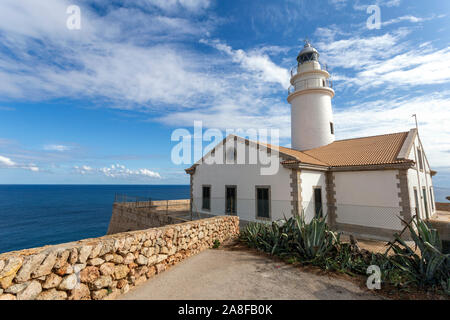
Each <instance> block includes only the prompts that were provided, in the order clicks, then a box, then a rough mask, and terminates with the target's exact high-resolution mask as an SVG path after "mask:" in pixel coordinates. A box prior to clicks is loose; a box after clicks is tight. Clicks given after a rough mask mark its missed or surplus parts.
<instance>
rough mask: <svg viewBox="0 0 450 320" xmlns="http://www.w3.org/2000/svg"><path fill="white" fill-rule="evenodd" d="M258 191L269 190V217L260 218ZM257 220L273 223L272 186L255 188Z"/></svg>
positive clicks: (257, 186)
mask: <svg viewBox="0 0 450 320" xmlns="http://www.w3.org/2000/svg"><path fill="white" fill-rule="evenodd" d="M258 189H268V197H269V199H268V202H269V217H260V216H259V215H258ZM255 219H256V220H262V221H272V188H271V186H270V185H256V186H255Z"/></svg>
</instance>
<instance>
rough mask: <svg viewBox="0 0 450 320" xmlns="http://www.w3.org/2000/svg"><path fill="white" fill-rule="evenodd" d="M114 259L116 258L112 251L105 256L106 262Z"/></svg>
mask: <svg viewBox="0 0 450 320" xmlns="http://www.w3.org/2000/svg"><path fill="white" fill-rule="evenodd" d="M112 259H114V255H113V254H112V253H108V254H105V255H104V256H103V260H105V261H106V262H109V261H111V260H112Z"/></svg>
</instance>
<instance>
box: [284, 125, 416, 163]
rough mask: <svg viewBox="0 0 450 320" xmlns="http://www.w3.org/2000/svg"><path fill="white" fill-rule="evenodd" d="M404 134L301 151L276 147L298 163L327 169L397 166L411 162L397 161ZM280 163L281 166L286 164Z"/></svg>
mask: <svg viewBox="0 0 450 320" xmlns="http://www.w3.org/2000/svg"><path fill="white" fill-rule="evenodd" d="M407 136H408V132H400V133H393V134H385V135H380V136H372V137H364V138H356V139H347V140H339V141H335V142H333V143H331V144H329V145H326V146H323V147H320V148H315V149H311V150H305V151H302V152H301V151H296V150H292V149H289V148H283V147H280V152H284V153H287V154H289V155H292V156H294V157H295V158H296V159H297V160H298V161H300V162H301V163H308V164H315V165H326V166H330V167H343V166H364V165H377V164H397V163H406V162H411V160H408V159H398V158H397V157H398V154H399V152H400V149H401V148H402V146H403V143H404V142H405V139H406V137H407ZM290 162H292V161H289V162H286V161H285V162H283V163H290Z"/></svg>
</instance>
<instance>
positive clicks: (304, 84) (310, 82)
mask: <svg viewBox="0 0 450 320" xmlns="http://www.w3.org/2000/svg"><path fill="white" fill-rule="evenodd" d="M312 88H330V89H332V88H333V82H332V81H331V79H318V78H317V79H305V80H300V81H296V82H295V86H293V85H291V86H290V87H289V88H288V94H291V93H293V92H295V91H300V90H305V89H312Z"/></svg>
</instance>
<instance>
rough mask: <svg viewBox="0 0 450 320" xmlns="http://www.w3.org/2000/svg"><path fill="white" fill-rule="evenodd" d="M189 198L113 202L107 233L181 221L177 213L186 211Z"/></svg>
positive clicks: (154, 226) (188, 205)
mask: <svg viewBox="0 0 450 320" xmlns="http://www.w3.org/2000/svg"><path fill="white" fill-rule="evenodd" d="M189 209H190V200H189V199H188V200H167V201H151V202H144V201H141V202H124V203H114V205H113V211H112V215H111V220H110V222H109V227H108V232H107V234H114V233H119V232H127V231H135V230H143V229H148V228H156V227H161V226H165V225H168V224H175V223H180V222H183V219H180V218H179V217H177V213H183V212H188V211H189Z"/></svg>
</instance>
